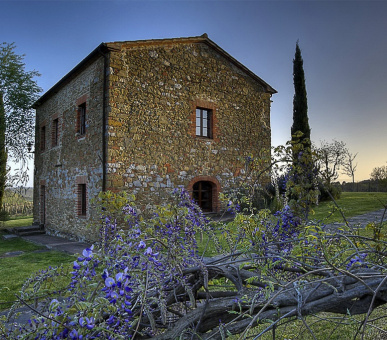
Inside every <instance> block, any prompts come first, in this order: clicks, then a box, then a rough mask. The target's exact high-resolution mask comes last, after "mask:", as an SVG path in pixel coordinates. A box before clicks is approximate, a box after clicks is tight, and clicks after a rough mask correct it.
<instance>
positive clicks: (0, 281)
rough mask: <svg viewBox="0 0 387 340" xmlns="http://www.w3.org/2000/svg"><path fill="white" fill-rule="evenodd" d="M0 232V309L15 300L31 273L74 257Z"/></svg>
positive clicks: (68, 260) (8, 305)
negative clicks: (18, 252)
mask: <svg viewBox="0 0 387 340" xmlns="http://www.w3.org/2000/svg"><path fill="white" fill-rule="evenodd" d="M2 235H3V233H1V232H0V268H1V275H0V310H2V309H6V308H9V307H10V306H11V305H12V303H13V302H14V301H15V300H16V296H15V295H16V294H18V293H19V291H20V289H21V288H22V286H23V283H24V282H25V280H26V279H27V278H29V277H30V276H31V275H32V274H34V273H36V272H38V271H40V270H42V269H47V268H48V267H49V266H52V267H54V266H59V265H61V264H62V263H64V264H66V263H70V262H71V261H72V260H73V259H74V257H73V256H71V255H68V254H65V253H62V252H57V251H48V250H46V248H45V247H41V246H37V245H35V244H33V243H31V242H28V241H25V240H23V239H21V238H12V239H7V240H5V239H3V237H2ZM16 251H22V252H23V253H22V254H20V255H17V256H12V257H3V256H4V255H5V253H8V252H16Z"/></svg>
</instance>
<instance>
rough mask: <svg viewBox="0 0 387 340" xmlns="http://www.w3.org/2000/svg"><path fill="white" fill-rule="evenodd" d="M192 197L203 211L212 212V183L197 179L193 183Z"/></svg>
mask: <svg viewBox="0 0 387 340" xmlns="http://www.w3.org/2000/svg"><path fill="white" fill-rule="evenodd" d="M192 189H193V191H192V197H193V199H194V200H195V202H196V203H197V204H198V205H199V207H200V208H201V209H202V210H203V211H205V212H212V183H211V182H207V181H199V182H196V183H195V184H194V185H193V188H192Z"/></svg>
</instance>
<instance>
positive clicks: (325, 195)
mask: <svg viewBox="0 0 387 340" xmlns="http://www.w3.org/2000/svg"><path fill="white" fill-rule="evenodd" d="M318 189H319V192H320V193H319V202H323V201H330V200H331V199H332V198H331V196H332V197H333V198H334V199H335V200H337V199H339V198H340V197H341V188H340V187H338V186H336V185H332V184H330V185H324V184H319V187H318Z"/></svg>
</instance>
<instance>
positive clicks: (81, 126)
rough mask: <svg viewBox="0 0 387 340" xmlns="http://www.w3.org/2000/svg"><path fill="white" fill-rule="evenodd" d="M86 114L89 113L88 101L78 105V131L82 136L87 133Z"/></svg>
mask: <svg viewBox="0 0 387 340" xmlns="http://www.w3.org/2000/svg"><path fill="white" fill-rule="evenodd" d="M86 114H87V105H86V102H83V103H81V104H79V105H78V110H77V133H78V134H79V136H80V137H84V136H85V135H86Z"/></svg>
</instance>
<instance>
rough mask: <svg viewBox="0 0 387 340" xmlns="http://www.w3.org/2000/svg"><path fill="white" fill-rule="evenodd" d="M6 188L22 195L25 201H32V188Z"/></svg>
mask: <svg viewBox="0 0 387 340" xmlns="http://www.w3.org/2000/svg"><path fill="white" fill-rule="evenodd" d="M6 190H9V191H12V192H16V193H18V194H20V195H22V196H23V197H24V198H25V199H26V200H27V201H32V200H33V197H34V188H7V189H6Z"/></svg>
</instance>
